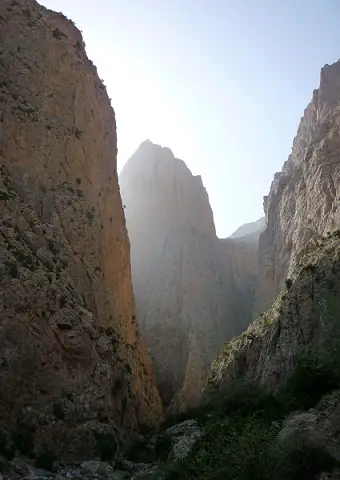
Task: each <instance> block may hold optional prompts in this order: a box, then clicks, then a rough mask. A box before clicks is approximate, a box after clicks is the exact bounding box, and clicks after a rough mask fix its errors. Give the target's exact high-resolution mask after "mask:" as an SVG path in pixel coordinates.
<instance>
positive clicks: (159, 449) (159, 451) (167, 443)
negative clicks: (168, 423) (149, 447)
mask: <svg viewBox="0 0 340 480" xmlns="http://www.w3.org/2000/svg"><path fill="white" fill-rule="evenodd" d="M171 448H172V442H171V438H170V437H169V436H168V435H159V436H158V437H157V440H156V445H155V452H156V455H157V458H158V459H159V460H162V461H166V460H167V458H168V456H169V453H170V451H171Z"/></svg>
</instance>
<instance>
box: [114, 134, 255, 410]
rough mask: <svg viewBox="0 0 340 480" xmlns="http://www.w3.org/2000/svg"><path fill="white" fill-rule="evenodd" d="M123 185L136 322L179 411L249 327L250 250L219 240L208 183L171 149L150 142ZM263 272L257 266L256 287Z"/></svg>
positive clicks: (165, 393)
mask: <svg viewBox="0 0 340 480" xmlns="http://www.w3.org/2000/svg"><path fill="white" fill-rule="evenodd" d="M119 180H120V187H121V193H122V198H123V202H124V204H125V212H126V218H127V226H128V232H129V237H130V241H131V264H132V275H133V285H134V293H135V298H136V308H137V318H138V322H139V324H140V327H141V330H142V332H143V334H144V335H145V338H146V341H147V344H148V347H149V349H150V352H151V355H152V358H153V360H154V364H155V369H156V377H157V382H158V386H159V389H160V393H161V396H162V398H163V401H164V403H165V404H166V405H168V404H169V403H170V402H172V406H173V408H182V407H184V406H187V405H192V404H195V403H196V402H197V401H198V399H199V396H200V391H201V387H202V385H203V384H204V381H205V376H206V374H207V371H208V369H209V367H210V364H211V361H212V360H213V359H214V358H215V356H216V354H217V352H218V351H219V349H220V347H221V345H222V343H223V341H224V340H225V339H227V338H231V337H232V336H234V335H235V334H238V333H240V332H241V331H242V330H243V329H244V328H245V327H246V326H247V325H248V324H249V320H250V315H251V310H252V304H251V300H245V299H244V298H243V296H244V294H245V290H247V286H245V285H240V284H241V283H242V280H241V277H242V276H243V278H244V277H246V276H247V273H246V270H247V260H246V259H245V258H243V257H242V253H241V251H245V250H246V247H244V246H243V247H242V246H238V245H236V244H235V245H234V244H233V243H232V242H230V241H229V240H223V241H222V240H221V241H220V240H219V239H218V238H217V237H216V233H215V226H214V219H213V213H212V210H211V207H210V204H209V199H208V195H207V192H206V190H205V188H204V186H203V184H202V180H201V177H199V176H197V177H195V176H193V175H192V173H191V172H190V170H189V169H188V168H187V167H186V165H185V163H184V162H183V161H182V160H178V159H176V158H175V157H174V155H173V154H172V152H171V150H169V149H168V148H162V147H160V146H157V145H154V144H152V143H151V142H150V141H146V142H144V143H143V144H142V145H141V146H140V148H139V149H138V150H137V152H136V153H135V154H134V155H133V156H132V157H131V159H130V160H129V161H128V162H127V164H126V166H125V167H124V169H123V171H122V173H121V175H120V179H119ZM251 255H252V253H251V254H250V256H251ZM255 255H256V253H255ZM238 263H239V264H240V269H238V268H237V265H238ZM256 267H257V266H256V264H255V265H254V262H253V260H251V261H250V266H249V271H251V272H252V273H251V274H250V275H249V281H250V283H252V282H253V273H254V270H256ZM255 275H256V273H255ZM249 288H250V289H251V288H252V287H249Z"/></svg>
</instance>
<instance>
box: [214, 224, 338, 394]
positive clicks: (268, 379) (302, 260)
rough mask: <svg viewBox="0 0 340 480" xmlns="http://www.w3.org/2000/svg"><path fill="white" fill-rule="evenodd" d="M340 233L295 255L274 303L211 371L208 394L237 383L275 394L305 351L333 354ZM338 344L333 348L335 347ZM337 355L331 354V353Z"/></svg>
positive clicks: (311, 243) (227, 350) (226, 350)
mask: <svg viewBox="0 0 340 480" xmlns="http://www.w3.org/2000/svg"><path fill="white" fill-rule="evenodd" d="M339 290H340V231H335V232H334V233H333V234H330V235H328V236H327V237H320V238H318V239H317V240H311V241H310V242H309V243H308V244H307V246H306V247H305V248H304V249H303V250H302V251H301V252H299V255H298V257H297V259H296V263H295V264H294V267H293V270H292V279H290V280H289V281H288V282H287V285H286V287H285V288H284V289H283V291H282V292H281V294H280V295H279V297H278V299H277V300H276V302H275V303H274V305H273V306H272V308H271V309H270V310H269V312H267V313H266V314H262V315H261V316H260V317H259V318H258V319H257V320H255V321H254V322H253V323H252V324H251V325H250V326H249V328H248V329H247V330H246V332H244V333H243V334H242V335H241V336H239V337H237V338H235V339H233V340H232V341H231V342H228V343H227V344H226V345H225V347H224V349H223V351H222V353H221V355H220V356H219V357H218V358H217V359H216V361H215V362H214V363H213V365H212V370H211V372H210V376H209V379H208V384H207V390H206V392H207V393H206V394H207V395H209V392H211V391H212V390H215V389H219V388H221V387H222V386H223V385H228V384H229V383H230V382H231V381H233V380H235V379H238V378H248V379H251V380H256V381H258V382H260V383H261V384H262V385H264V386H266V387H268V388H270V389H272V390H275V389H277V388H279V387H280V386H281V385H282V384H283V382H284V381H285V380H286V379H287V378H289V376H290V375H291V374H292V372H293V371H294V369H295V366H296V364H297V362H298V359H299V357H300V356H301V354H302V353H303V352H304V351H305V349H306V348H308V347H312V348H313V349H314V348H316V346H317V345H323V346H324V348H325V351H327V350H329V351H330V352H332V351H335V352H336V351H337V348H338V346H337V345H338V344H339V339H340V331H339V325H338V324H339V322H338V315H339V311H340V301H339ZM334 342H337V343H334ZM334 349H335V350H334Z"/></svg>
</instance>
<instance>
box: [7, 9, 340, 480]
mask: <svg viewBox="0 0 340 480" xmlns="http://www.w3.org/2000/svg"><path fill="white" fill-rule="evenodd" d="M0 7H1V8H0V41H1V42H0V212H1V215H0V471H1V472H2V473H0V479H1V478H3V479H4V480H18V479H21V478H23V479H30V480H47V479H53V480H66V479H80V478H81V479H85V480H86V479H87V480H90V479H92V478H99V479H111V480H115V479H116V480H122V479H138V478H141V479H144V480H147V479H149V480H171V479H174V478H183V479H187V480H189V479H193V478H196V479H197V478H198V479H201V480H203V479H204V480H209V479H210V480H218V479H222V478H223V479H224V478H232V479H233V480H245V479H250V478H255V479H256V478H258V479H261V480H270V479H272V480H283V479H294V480H295V479H296V480H297V479H298V480H300V479H302V478H308V479H311V478H315V479H319V480H321V479H326V478H333V479H336V478H338V477H337V475H338V474H339V465H340V463H339V462H340V440H339V434H338V432H339V428H340V420H339V419H340V395H339V391H340V370H339V367H338V363H339V362H338V352H339V349H340V343H339V342H340V331H339V320H340V62H336V63H334V64H333V65H326V66H325V67H323V68H322V70H321V75H320V86H319V88H318V90H315V91H314V93H313V97H312V101H311V103H310V104H309V106H308V107H307V108H306V110H305V112H304V116H303V117H302V119H301V121H300V125H299V128H298V132H297V135H296V137H295V139H294V141H293V147H292V152H291V154H290V156H289V158H288V160H287V161H286V162H285V164H284V166H283V169H282V171H281V172H280V173H277V174H275V176H274V180H273V182H272V185H271V187H270V191H269V194H268V196H266V197H265V198H264V214H265V218H261V219H259V220H257V221H256V222H254V223H251V224H247V225H243V226H242V227H240V228H239V229H238V230H237V231H236V232H234V234H232V235H231V236H230V237H229V238H223V239H221V238H218V237H217V235H216V230H215V224H214V216H213V212H212V208H211V206H210V202H209V197H208V194H207V191H206V189H205V187H204V185H203V181H202V178H201V177H200V176H194V175H193V174H192V173H191V171H190V170H189V168H188V167H187V166H186V164H185V163H184V161H182V160H180V159H178V158H176V157H175V155H174V154H173V153H172V151H171V150H170V149H169V148H164V147H161V146H159V145H156V144H154V143H152V142H151V141H149V140H146V141H145V142H143V143H142V144H141V145H140V147H139V148H138V149H137V151H136V152H135V153H134V154H133V155H132V157H131V158H130V159H129V160H128V162H127V163H126V165H125V166H124V169H123V170H122V172H121V174H120V175H119V179H118V175H117V133H116V119H115V113H114V110H113V108H112V107H111V103H110V99H109V97H108V95H107V92H106V88H105V86H104V84H103V82H102V81H101V80H100V78H99V76H98V74H97V69H96V67H95V66H94V65H93V64H92V62H91V61H90V60H89V59H88V57H87V55H86V52H85V45H84V41H83V38H82V35H81V32H80V31H79V30H78V29H77V28H76V27H75V25H74V23H73V22H72V21H71V20H69V19H67V18H66V17H65V16H64V15H62V14H60V13H55V12H53V11H51V10H48V9H46V8H45V7H43V6H41V5H39V4H38V3H37V2H36V1H35V0H2V1H1V2H0ZM118 141H119V139H118ZM125 217H126V220H125ZM130 243H131V247H130ZM130 257H131V259H130ZM130 261H131V265H130ZM287 439H288V440H287ZM307 465H308V466H307ZM287 468H288V470H289V469H290V470H289V471H288V470H287ZM294 469H295V470H294Z"/></svg>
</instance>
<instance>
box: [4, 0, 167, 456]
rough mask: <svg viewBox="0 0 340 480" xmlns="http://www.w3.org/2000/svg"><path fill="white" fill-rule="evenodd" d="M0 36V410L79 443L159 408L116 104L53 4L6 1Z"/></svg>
mask: <svg viewBox="0 0 340 480" xmlns="http://www.w3.org/2000/svg"><path fill="white" fill-rule="evenodd" d="M0 45H1V48H0V212H1V215H0V272H1V274H0V319H1V320H0V359H1V360H0V361H1V367H0V404H1V409H0V422H1V423H2V425H3V426H4V427H5V428H6V429H7V430H9V431H15V429H16V428H19V427H18V422H19V421H20V425H21V426H20V428H25V429H26V430H29V431H31V432H33V436H34V441H35V448H36V449H38V450H39V448H40V447H41V448H42V446H46V445H49V444H51V446H52V447H53V450H54V452H56V453H58V452H62V453H64V454H66V452H67V455H68V456H77V455H82V456H85V455H90V454H93V453H94V452H95V449H96V438H97V437H96V435H97V436H98V434H101V433H103V432H104V433H105V432H106V433H109V434H111V435H116V434H117V432H118V436H119V435H122V436H124V435H126V434H128V433H129V432H132V431H133V430H135V429H136V427H137V425H138V423H140V422H143V423H155V422H157V421H158V420H159V419H160V418H161V404H160V399H159V396H158V392H157V390H156V387H155V384H154V377H153V373H152V367H151V363H150V360H149V358H148V355H147V353H146V351H145V349H144V347H143V346H142V345H141V343H140V341H139V339H138V334H137V328H136V317H135V307H134V299H133V291H132V284H131V274H130V260H129V241H128V237H127V232H126V227H125V219H124V212H123V209H122V204H121V198H120V193H119V187H118V181H117V172H116V153H117V139H116V124H115V116H114V112H113V110H112V108H111V106H110V101H109V99H108V96H107V93H106V90H105V87H104V85H103V84H102V82H101V81H100V80H99V78H98V75H97V71H96V68H95V67H94V66H93V65H92V63H91V62H90V61H89V60H88V58H87V57H86V54H85V50H84V43H83V40H82V37H81V34H80V32H79V31H78V30H77V29H76V28H75V27H74V25H73V23H72V22H71V21H70V20H68V19H66V18H65V17H64V16H63V15H61V14H56V13H54V12H51V11H48V10H46V9H45V8H43V7H41V6H39V5H38V4H37V3H36V2H35V1H33V0H18V1H6V0H4V1H3V2H2V4H1V11H0ZM55 405H60V408H61V409H62V410H63V412H64V413H63V414H61V415H59V416H60V417H62V418H56V415H55V413H56V407H55ZM58 408H59V407H58ZM58 411H60V409H59V410H58ZM65 446H67V448H65Z"/></svg>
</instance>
